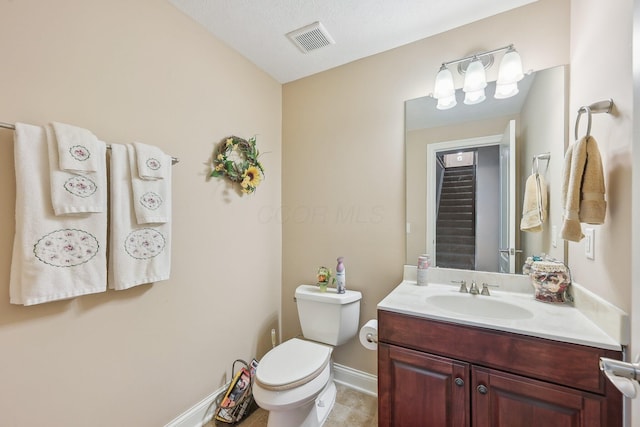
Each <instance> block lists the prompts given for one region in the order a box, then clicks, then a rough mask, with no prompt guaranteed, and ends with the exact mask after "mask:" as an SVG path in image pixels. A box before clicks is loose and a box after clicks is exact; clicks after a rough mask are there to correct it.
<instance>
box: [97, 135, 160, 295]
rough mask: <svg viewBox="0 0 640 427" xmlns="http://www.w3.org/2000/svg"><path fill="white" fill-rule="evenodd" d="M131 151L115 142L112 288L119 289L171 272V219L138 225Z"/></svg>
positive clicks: (111, 247) (110, 257)
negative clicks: (132, 180)
mask: <svg viewBox="0 0 640 427" xmlns="http://www.w3.org/2000/svg"><path fill="white" fill-rule="evenodd" d="M129 147H130V146H129ZM129 152H130V150H128V149H127V147H126V146H124V145H121V144H111V227H110V233H111V239H110V242H111V245H110V249H109V288H111V289H116V290H123V289H128V288H131V287H133V286H136V285H140V284H143V283H153V282H158V281H161V280H167V279H169V275H170V273H171V223H170V222H167V223H164V224H159V225H156V226H154V227H146V226H140V225H138V223H137V221H136V217H135V214H134V211H133V192H132V186H131V178H132V176H131V167H130V164H131V163H132V162H133V161H134V160H133V159H132V158H130V157H129ZM165 202H166V203H171V199H170V198H169V199H168V200H165Z"/></svg>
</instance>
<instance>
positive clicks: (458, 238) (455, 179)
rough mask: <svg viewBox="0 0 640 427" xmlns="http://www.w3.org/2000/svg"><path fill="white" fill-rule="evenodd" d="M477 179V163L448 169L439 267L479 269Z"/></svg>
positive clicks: (440, 220)
mask: <svg viewBox="0 0 640 427" xmlns="http://www.w3.org/2000/svg"><path fill="white" fill-rule="evenodd" d="M475 182H476V167H475V165H470V166H458V167H449V168H446V169H445V170H444V175H443V178H442V184H441V185H442V187H441V189H440V198H439V199H440V200H439V207H438V217H437V221H436V252H437V265H438V267H446V268H460V269H465V270H475V266H476V249H475V248H476V221H475V217H476V212H475V211H476V185H475Z"/></svg>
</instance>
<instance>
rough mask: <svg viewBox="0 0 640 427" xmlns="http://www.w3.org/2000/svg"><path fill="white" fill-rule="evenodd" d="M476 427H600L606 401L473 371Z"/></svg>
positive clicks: (513, 377) (522, 379)
mask: <svg viewBox="0 0 640 427" xmlns="http://www.w3.org/2000/svg"><path fill="white" fill-rule="evenodd" d="M471 375H472V377H473V384H472V390H471V393H472V398H471V400H472V402H473V409H472V414H473V426H474V427H513V426H519V427H534V426H554V427H600V426H607V425H611V426H613V425H618V426H619V425H620V424H619V422H618V424H615V423H613V422H612V420H607V419H606V417H604V415H605V414H606V413H607V411H606V408H605V405H606V404H607V402H606V398H604V397H603V396H598V395H595V394H591V393H587V392H583V391H579V390H574V389H571V388H567V387H562V386H557V385H554V384H551V383H546V382H542V381H537V380H533V379H529V378H525V377H520V376H517V375H512V374H507V373H504V372H500V371H495V370H491V369H487V368H481V367H476V366H474V367H473V368H472V374H471Z"/></svg>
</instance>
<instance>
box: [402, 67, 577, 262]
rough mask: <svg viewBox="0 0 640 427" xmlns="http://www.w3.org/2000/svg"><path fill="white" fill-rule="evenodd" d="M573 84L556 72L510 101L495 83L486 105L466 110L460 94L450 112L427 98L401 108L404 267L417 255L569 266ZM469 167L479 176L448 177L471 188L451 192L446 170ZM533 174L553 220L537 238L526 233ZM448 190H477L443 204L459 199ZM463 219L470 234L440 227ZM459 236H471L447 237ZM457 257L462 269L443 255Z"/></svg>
mask: <svg viewBox="0 0 640 427" xmlns="http://www.w3.org/2000/svg"><path fill="white" fill-rule="evenodd" d="M567 81H568V71H567V68H566V67H565V66H559V67H554V68H550V69H547V70H541V71H537V72H533V73H530V74H529V75H527V76H525V78H524V79H523V80H522V81H520V82H519V85H518V86H519V93H518V95H516V96H514V97H511V98H507V99H494V98H493V93H494V91H495V82H491V83H489V85H488V86H487V88H486V93H487V99H486V100H485V101H484V102H482V103H480V104H476V105H465V104H464V103H463V102H462V101H463V98H464V93H463V92H462V91H461V90H458V91H457V93H456V98H457V100H458V104H457V105H456V106H455V107H453V108H451V109H449V110H438V109H436V100H435V99H434V98H432V97H430V96H426V97H422V98H417V99H412V100H409V101H407V102H406V103H405V154H406V169H405V170H406V221H407V223H406V227H407V228H406V233H407V234H406V236H407V238H406V263H407V264H409V265H415V264H416V262H417V259H418V256H419V255H420V254H424V253H428V254H430V255H431V257H432V260H433V264H434V265H436V266H441V267H450V268H464V269H473V270H482V271H494V272H510V273H519V272H521V269H522V264H523V263H524V260H525V259H526V257H527V256H531V255H541V254H548V255H550V256H553V257H555V258H557V259H559V260H562V261H565V262H566V261H567V260H566V245H565V242H564V241H563V240H562V239H560V237H559V234H560V228H561V220H562V207H561V195H560V194H561V188H560V187H561V183H562V163H563V160H564V151H565V147H566V146H567V141H568V135H569V133H568V109H567V104H568V96H567ZM509 133H511V134H512V136H513V137H514V138H515V140H514V141H513V142H512V144H513V145H512V146H511V148H509V145H508V142H505V141H504V140H503V139H502V138H503V135H507V136H509V135H508V134H509ZM500 141H502V142H500ZM536 159H537V160H536ZM465 165H466V166H467V168H466V169H471V170H473V175H474V176H475V177H469V178H465V177H457V178H452V179H453V180H454V181H456V182H460V181H465V180H466V182H467V184H464V186H465V187H466V188H467V190H466V191H465V190H460V191H459V190H455V189H447V188H446V187H447V185H446V184H445V181H448V180H449V179H446V180H445V178H444V171H445V170H447V171H448V170H449V169H451V170H452V171H454V172H455V173H462V170H463V169H464V166H465ZM509 165H510V169H511V173H510V174H509V172H507V171H506V169H505V167H507V166H509ZM501 170H502V175H501V172H500V171H501ZM532 170H537V171H538V173H539V174H540V175H541V176H542V177H543V178H544V180H545V181H546V183H547V189H548V215H547V219H546V221H545V223H544V225H543V229H542V231H541V232H537V233H531V232H522V231H520V221H521V217H522V199H523V196H524V185H525V182H526V179H527V177H528V176H529V175H530V174H531V173H532ZM447 173H448V172H447ZM509 175H511V177H510V179H509ZM434 181H435V182H434ZM469 188H471V189H472V190H469ZM451 191H453V192H454V193H456V192H463V193H464V192H466V193H469V192H471V193H472V199H473V200H472V201H461V202H459V206H454V207H444V206H443V205H441V204H440V203H439V202H438V201H442V200H444V199H447V198H456V199H460V198H461V196H459V195H449V194H450V192H451ZM460 204H461V205H460ZM462 205H464V206H467V207H465V208H462V207H460V206H462ZM441 206H442V207H441ZM447 212H448V213H447ZM447 215H449V218H447ZM461 216H462V217H466V223H467V224H468V223H471V225H472V227H471V228H472V229H471V230H469V229H467V230H453V231H451V230H449V231H446V232H445V231H443V230H444V228H443V227H446V226H447V225H449V226H451V225H453V226H454V227H453V228H460V227H458V226H457V222H456V221H458V220H459V219H460V218H461ZM439 217H440V220H441V221H440V224H441V226H440V229H438V225H437V220H438V218H439ZM450 228H451V227H450ZM456 233H458V234H460V233H463V234H464V233H466V234H467V235H468V236H467V238H466V239H461V238H460V237H459V236H451V234H453V235H455V234H456ZM452 253H453V254H456V255H458V257H457V258H461V259H462V260H463V261H461V262H462V264H455V265H453V264H451V262H453V261H451V260H448V255H447V254H452ZM465 253H466V255H464V256H462V257H461V256H459V255H461V254H465ZM501 259H502V263H501ZM456 262H457V261H456Z"/></svg>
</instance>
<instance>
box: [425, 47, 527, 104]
mask: <svg viewBox="0 0 640 427" xmlns="http://www.w3.org/2000/svg"><path fill="white" fill-rule="evenodd" d="M501 51H506V53H505V54H504V56H503V57H502V60H501V61H500V68H499V70H498V81H497V82H496V92H495V94H494V97H495V98H496V99H504V98H509V97H511V96H514V95H516V94H517V93H518V82H519V81H520V80H522V78H523V77H524V73H523V72H522V60H521V59H520V54H518V52H516V50H515V48H514V47H513V45H512V44H511V45H508V46H504V47H501V48H498V49H493V50H489V51H486V52H482V53H476V54H474V55H471V56H467V57H465V58H460V59H456V60H454V61H449V62H443V63H442V66H441V67H440V70H439V71H438V74H437V75H436V81H435V87H434V90H433V97H434V98H436V99H437V100H438V104H437V106H436V108H438V109H439V110H447V109H449V108H453V107H455V106H456V104H457V103H456V98H455V86H454V83H453V74H452V73H451V71H449V69H448V68H447V67H448V66H449V65H452V64H458V72H459V73H460V74H464V76H465V77H464V84H463V86H462V90H463V91H464V93H465V96H464V103H465V104H467V105H473V104H479V103H480V102H482V101H484V100H485V99H486V95H485V91H484V89H485V87H486V86H487V75H486V71H485V70H486V69H487V68H489V67H491V65H493V55H494V54H495V53H498V52H501Z"/></svg>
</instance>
